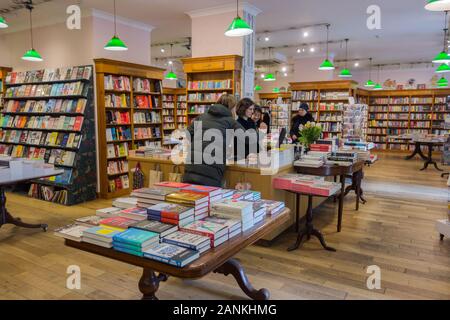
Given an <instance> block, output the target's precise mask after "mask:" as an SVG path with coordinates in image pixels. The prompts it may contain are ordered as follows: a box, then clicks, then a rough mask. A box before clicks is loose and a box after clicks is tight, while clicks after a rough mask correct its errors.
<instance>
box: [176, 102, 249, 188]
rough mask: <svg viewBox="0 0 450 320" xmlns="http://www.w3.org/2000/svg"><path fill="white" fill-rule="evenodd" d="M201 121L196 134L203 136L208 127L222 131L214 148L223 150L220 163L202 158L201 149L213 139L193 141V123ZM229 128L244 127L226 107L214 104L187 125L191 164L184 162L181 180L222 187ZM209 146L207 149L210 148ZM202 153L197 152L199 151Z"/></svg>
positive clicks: (211, 143)
mask: <svg viewBox="0 0 450 320" xmlns="http://www.w3.org/2000/svg"><path fill="white" fill-rule="evenodd" d="M199 121H202V131H203V132H201V133H200V132H199V133H197V135H199V136H200V135H201V136H202V137H203V133H204V132H205V131H206V130H208V129H216V130H219V131H220V132H221V133H222V137H223V144H221V145H218V146H216V148H218V149H219V148H220V149H221V150H223V159H222V160H223V162H222V163H221V164H217V163H213V164H206V163H205V162H204V159H203V151H204V150H205V149H206V148H207V147H209V146H210V145H214V143H215V142H214V141H212V142H211V141H203V142H202V141H194V124H195V123H198V122H199ZM229 129H233V130H236V129H242V130H243V129H244V128H243V127H242V126H241V125H240V124H239V123H238V122H237V121H236V120H235V119H234V118H233V115H232V114H231V111H230V110H228V108H227V107H225V106H223V105H220V104H216V105H213V106H212V107H211V108H210V109H209V110H208V112H207V113H205V114H202V115H201V116H199V117H198V118H196V119H195V121H194V122H193V123H192V124H191V125H190V126H189V127H188V131H189V134H190V136H191V149H190V157H188V159H190V160H191V164H189V163H188V164H186V166H185V172H184V176H183V181H184V182H186V183H193V184H198V185H204V186H212V187H222V180H223V176H224V174H225V170H226V156H227V155H226V150H227V145H226V138H225V137H226V130H229ZM196 143H202V146H201V148H200V147H198V150H195V146H196ZM211 148H212V147H209V148H208V149H211ZM200 150H201V152H202V154H198V153H199V152H200ZM196 156H197V157H198V159H202V163H201V164H195V163H194V160H195V159H196Z"/></svg>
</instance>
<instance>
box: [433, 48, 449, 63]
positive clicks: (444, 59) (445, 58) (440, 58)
mask: <svg viewBox="0 0 450 320" xmlns="http://www.w3.org/2000/svg"><path fill="white" fill-rule="evenodd" d="M449 62H450V56H449V55H448V53H447V52H445V51H442V52H441V53H439V54H438V55H437V56H436V57H434V59H433V63H439V64H442V63H449Z"/></svg>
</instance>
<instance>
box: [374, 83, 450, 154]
mask: <svg viewBox="0 0 450 320" xmlns="http://www.w3.org/2000/svg"><path fill="white" fill-rule="evenodd" d="M449 95H450V89H422V90H419V89H417V90H380V91H370V92H369V98H370V101H369V129H368V140H369V141H372V142H375V143H376V144H377V145H378V149H380V150H394V151H405V152H409V151H410V150H411V148H412V147H413V146H412V145H411V144H410V143H409V142H408V141H401V140H394V139H391V137H393V136H398V135H401V134H409V133H423V134H445V133H448V130H445V129H444V122H445V117H446V116H447V115H449V114H450V109H449V107H448V102H447V97H448V96H449Z"/></svg>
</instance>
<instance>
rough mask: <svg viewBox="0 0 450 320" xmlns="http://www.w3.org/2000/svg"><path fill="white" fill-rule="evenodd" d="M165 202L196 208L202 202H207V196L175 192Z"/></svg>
mask: <svg viewBox="0 0 450 320" xmlns="http://www.w3.org/2000/svg"><path fill="white" fill-rule="evenodd" d="M166 201H168V202H173V203H178V204H185V205H188V206H197V205H199V204H202V203H204V202H208V196H205V195H202V194H196V193H189V192H175V193H171V194H169V195H168V196H167V197H166Z"/></svg>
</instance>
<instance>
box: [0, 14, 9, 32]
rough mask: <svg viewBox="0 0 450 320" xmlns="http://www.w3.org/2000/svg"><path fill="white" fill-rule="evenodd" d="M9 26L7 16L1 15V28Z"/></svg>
mask: <svg viewBox="0 0 450 320" xmlns="http://www.w3.org/2000/svg"><path fill="white" fill-rule="evenodd" d="M5 28H8V23H7V22H6V20H5V18H3V17H2V16H0V29H5Z"/></svg>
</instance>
